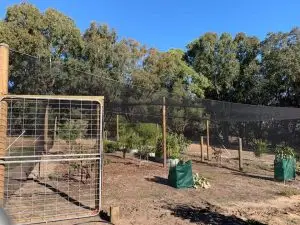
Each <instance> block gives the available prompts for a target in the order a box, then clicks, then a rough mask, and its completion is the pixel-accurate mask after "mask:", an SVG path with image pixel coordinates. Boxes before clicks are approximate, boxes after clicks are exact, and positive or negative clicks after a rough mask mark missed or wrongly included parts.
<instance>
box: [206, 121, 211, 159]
mask: <svg viewBox="0 0 300 225" xmlns="http://www.w3.org/2000/svg"><path fill="white" fill-rule="evenodd" d="M206 150H207V160H211V155H210V152H209V120H206Z"/></svg>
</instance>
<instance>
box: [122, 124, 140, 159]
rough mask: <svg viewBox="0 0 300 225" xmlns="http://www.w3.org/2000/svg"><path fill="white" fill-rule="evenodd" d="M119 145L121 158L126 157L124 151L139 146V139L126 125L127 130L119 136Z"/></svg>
mask: <svg viewBox="0 0 300 225" xmlns="http://www.w3.org/2000/svg"><path fill="white" fill-rule="evenodd" d="M119 145H120V149H121V150H122V152H123V158H126V153H127V152H129V150H130V149H133V148H139V147H140V146H141V139H140V137H139V136H138V134H137V133H136V132H135V131H134V130H133V129H132V128H130V127H128V129H127V132H126V133H123V134H122V135H121V136H120V140H119Z"/></svg>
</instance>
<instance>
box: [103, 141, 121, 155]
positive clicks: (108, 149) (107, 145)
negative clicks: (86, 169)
mask: <svg viewBox="0 0 300 225" xmlns="http://www.w3.org/2000/svg"><path fill="white" fill-rule="evenodd" d="M103 149H104V152H105V153H114V152H115V151H118V150H119V143H118V142H115V141H108V140H105V141H104V143H103Z"/></svg>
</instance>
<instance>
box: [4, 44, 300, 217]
mask: <svg viewBox="0 0 300 225" xmlns="http://www.w3.org/2000/svg"><path fill="white" fill-rule="evenodd" d="M9 65H10V67H9V74H10V78H9V82H6V83H8V84H9V85H8V88H9V91H11V93H13V94H18V95H23V94H43V95H44V94H48V95H49V96H48V97H47V98H43V97H42V96H41V97H39V98H37V96H35V97H34V98H32V99H28V98H26V96H23V97H22V98H17V97H16V98H11V99H8V100H9V102H7V106H8V107H10V106H9V104H11V103H13V104H11V108H9V109H8V113H9V112H10V110H11V109H13V110H12V111H11V113H13V114H15V115H17V116H16V117H17V119H14V120H12V121H14V122H13V123H12V125H13V126H12V129H11V130H10V129H8V128H9V126H8V127H7V131H8V133H7V135H8V137H10V136H12V138H11V140H10V143H7V146H8V147H9V148H12V149H13V148H14V147H16V146H18V145H20V146H21V148H19V149H17V151H15V153H14V150H12V151H11V152H12V154H13V155H11V156H9V155H8V156H9V157H14V156H17V157H18V158H20V156H21V157H23V158H22V159H27V160H28V161H29V162H28V163H27V164H25V163H23V164H22V163H17V162H14V161H18V162H19V161H21V160H20V159H18V160H15V159H13V158H10V159H9V160H8V159H5V158H4V159H5V165H6V171H11V170H8V169H7V167H9V166H11V165H13V164H19V165H21V167H19V168H21V171H27V170H24V168H25V167H27V168H29V169H28V171H30V173H29V174H26V173H25V172H24V173H20V174H23V175H22V179H19V178H18V177H17V178H16V179H7V180H6V182H5V184H6V185H7V184H9V182H11V183H12V181H13V182H15V183H14V184H12V185H9V186H8V187H15V188H11V189H14V190H16V191H11V193H13V194H12V195H11V197H9V194H6V197H5V198H6V202H8V203H7V204H6V205H7V207H10V208H13V207H14V206H13V205H17V203H16V202H15V201H12V202H11V204H12V205H10V203H9V201H8V200H9V199H13V198H12V197H14V198H15V197H19V198H18V201H19V202H21V200H23V201H25V200H26V201H28V199H25V197H24V196H30V198H31V205H34V206H36V205H37V204H34V201H33V200H34V199H35V198H34V196H33V195H32V194H28V193H26V191H25V189H26V190H28V189H31V188H30V187H26V185H23V184H25V183H33V184H36V183H37V184H38V185H40V186H42V187H43V190H42V191H40V190H38V193H39V196H40V195H42V196H52V197H53V199H52V200H51V201H46V200H44V202H40V203H39V204H40V205H41V207H40V208H39V209H41V210H42V209H43V211H40V212H38V211H37V212H38V213H37V214H38V215H39V216H41V215H43V216H42V220H48V219H49V218H50V217H51V218H54V217H53V215H51V214H47V210H48V209H49V207H48V206H47V203H49V204H50V203H51V204H60V200H61V199H64V200H65V201H66V202H65V203H63V204H65V206H66V205H68V204H70V205H72V206H74V207H75V208H76V210H83V211H84V212H83V216H88V215H91V214H92V213H95V212H94V210H93V209H94V208H95V206H92V205H88V203H86V204H85V203H84V202H85V201H86V202H90V203H91V202H94V201H96V202H97V199H98V197H97V196H98V194H96V192H95V187H94V186H93V185H94V184H93V181H95V180H94V179H93V178H92V177H93V176H96V177H98V176H97V175H96V174H95V173H96V170H93V167H95V165H94V163H93V161H97V160H99V162H101V159H102V158H101V156H100V155H99V153H98V152H97V150H99V149H98V148H99V146H98V147H97V143H98V141H100V148H101V138H102V133H101V132H102V129H100V130H98V129H97V128H96V127H97V125H96V124H99V126H101V124H102V123H101V121H102V120H101V118H100V119H98V117H97V115H98V107H97V105H99V108H100V113H99V115H100V116H101V115H103V118H102V119H103V136H104V137H105V139H106V142H110V144H112V146H113V148H110V149H113V150H112V151H115V150H124V149H125V150H126V151H125V153H126V152H127V151H129V150H132V149H137V151H138V152H139V153H142V154H140V155H142V156H145V155H148V154H149V153H155V155H156V157H157V156H158V155H159V154H161V147H162V146H161V143H162V138H161V136H162V131H161V130H162V117H163V111H162V109H163V107H164V106H165V108H166V117H165V119H166V126H167V127H166V128H167V137H166V139H167V146H166V147H167V151H168V152H167V155H168V156H169V157H182V156H183V157H190V155H188V154H185V152H184V151H183V150H184V149H186V150H189V149H188V148H189V146H190V145H189V144H191V143H194V144H198V146H197V148H194V149H192V152H189V153H192V154H194V153H195V154H196V155H197V157H198V158H199V159H200V154H199V153H200V145H199V143H200V137H201V136H203V137H204V141H205V142H206V141H207V139H208V140H209V144H210V146H209V147H208V150H209V154H213V153H214V152H215V151H218V150H221V151H222V152H223V153H224V154H222V157H224V158H226V157H231V156H232V157H231V158H232V159H233V160H235V155H233V154H232V155H231V156H230V154H231V151H230V150H237V149H238V148H239V146H238V139H239V138H241V139H242V142H243V143H242V144H243V150H245V151H247V152H249V153H252V151H256V150H257V148H256V147H257V146H256V145H255V143H257V141H258V140H261V141H262V142H264V143H266V145H267V148H266V149H265V151H263V152H262V153H268V154H270V156H271V157H272V160H273V159H274V156H273V155H272V154H273V153H274V151H273V149H274V148H275V147H276V146H277V145H279V144H284V145H287V146H290V147H293V148H294V149H295V152H296V153H297V152H299V147H300V139H299V136H300V109H299V108H291V107H276V106H261V105H248V104H239V103H231V102H223V101H216V100H209V99H201V98H198V97H196V96H195V95H194V94H193V93H192V92H190V90H189V88H188V85H187V84H184V85H182V86H181V87H180V88H179V89H178V88H177V89H176V87H175V86H172V84H169V83H168V82H167V83H168V85H169V86H168V87H167V88H165V89H163V90H160V91H156V90H153V89H150V88H148V87H147V86H143V84H136V83H132V82H131V80H130V77H129V75H128V76H126V79H124V80H117V77H114V75H115V74H116V73H115V71H113V68H112V67H109V69H110V70H109V72H111V74H112V75H111V76H110V77H108V76H107V74H108V73H104V72H103V71H100V70H94V71H91V70H90V69H86V67H85V64H84V62H83V63H82V64H76V63H74V62H73V61H72V60H69V61H68V60H67V59H66V60H61V59H59V60H58V59H56V60H51V59H50V60H49V58H47V57H38V56H32V55H27V54H24V53H20V52H17V51H15V50H13V49H11V50H10V63H9ZM106 72H107V71H106ZM32 74H34V76H31V75H32ZM74 94H76V95H81V96H88V95H93V96H105V102H104V100H103V99H102V100H101V104H99V103H97V101H96V102H95V101H92V99H89V97H74V98H72V99H68V97H65V98H62V99H52V97H53V96H55V95H66V96H73V95H74ZM8 96H9V95H8ZM88 99H89V100H88ZM163 99H165V102H164V101H163ZM3 100H5V99H3ZM24 102H25V103H26V104H25V105H24ZM102 103H104V105H105V107H104V108H105V114H103V104H102ZM24 106H25V107H24ZM27 106H28V110H29V109H30V110H29V111H27ZM37 106H38V107H37ZM59 106H61V107H59ZM81 107H82V108H81ZM40 108H41V109H40ZM57 108H58V109H57ZM59 108H61V109H63V110H61V111H59ZM71 108H72V109H71ZM46 109H47V110H46ZM39 110H42V111H43V110H44V112H48V125H47V126H48V129H46V130H44V131H43V129H45V120H44V118H45V115H47V114H46V113H44V112H40V111H39ZM27 114H28V115H27ZM8 115H12V114H8ZM29 115H33V117H31V116H29ZM35 117H36V118H35ZM8 118H9V116H8ZM12 118H14V117H12ZM89 118H90V119H89ZM97 121H100V122H97ZM8 122H9V120H8ZM35 125H36V126H35ZM40 125H41V126H40ZM24 126H25V128H26V129H25V128H24ZM207 128H208V129H207ZM34 129H36V131H37V132H33V131H32V130H34ZM65 130H67V132H63V131H65ZM24 131H25V133H23V132H24ZM45 131H48V132H46V133H48V134H47V138H46V139H47V140H46V144H45V143H43V142H39V140H43V138H44V136H43V135H44V133H45ZM96 131H98V133H97V132H96ZM9 132H12V133H9ZM28 132H29V133H28ZM207 134H208V135H209V138H207V137H206V136H208V135H207ZM24 135H25V136H26V135H29V137H30V136H31V137H32V140H29V142H30V141H31V146H26V145H25V143H28V142H26V140H25V139H24V137H25V136H24ZM80 137H81V138H80ZM41 138H42V139H41ZM79 139H81V141H79ZM170 143H172V144H170ZM11 144H13V145H11ZM204 144H205V143H204ZM10 145H11V146H10ZM14 145H15V146H14ZM38 145H40V146H39V147H38ZM169 145H170V146H169ZM57 146H60V148H62V149H63V150H62V152H61V150H57V149H56V147H57ZM178 146H179V148H178ZM27 147H28V149H30V150H29V152H31V151H33V152H34V154H31V153H28V151H27V150H26V148H27ZM5 149H6V148H5ZM22 149H23V150H22ZM174 149H175V150H176V151H175V150H174ZM7 150H9V149H7ZM8 152H9V151H8ZM20 152H21V153H20ZM26 152H27V153H26ZM41 152H42V154H41ZM45 152H46V153H45ZM157 153H158V154H157ZM25 154H28V155H27V156H26V157H24V156H25ZM35 154H36V156H35ZM73 154H74V155H73ZM94 154H95V155H94ZM48 155H51V156H48ZM71 155H72V156H71ZM88 155H89V156H88ZM152 155H153V154H152ZM32 156H34V157H36V158H35V159H34V157H32ZM39 157H42V158H41V159H39ZM59 157H62V158H63V159H66V161H65V162H63V161H62V160H60V158H59ZM86 158H87V160H82V159H86ZM93 158H96V159H93ZM257 159H258V158H257ZM41 160H42V161H43V163H38V161H41ZM53 160H54V161H53ZM56 160H57V161H59V162H57V161H56ZM9 161H12V162H9ZM46 161H48V163H47V164H46ZM272 162H273V161H272ZM56 163H57V166H56V165H55V166H51V165H53V164H56ZM246 163H250V162H245V164H246ZM29 164H31V165H29ZM42 164H44V165H42ZM260 164H261V162H260V161H259V160H258V162H257V163H256V164H254V167H255V166H257V167H258V166H261V165H260ZM22 165H23V166H22ZM45 165H47V171H51V170H49V168H50V167H51V168H54V169H53V172H52V173H49V174H47V175H43V171H45V170H43V168H45ZM97 167H98V166H96V168H97ZM236 168H237V167H236ZM57 169H59V170H57ZM269 169H272V168H268V170H269ZM39 173H40V174H39ZM93 173H94V174H93ZM100 174H101V173H100ZM29 175H30V176H29ZM7 177H8V178H10V177H12V173H11V172H10V173H9V174H8V175H7ZM36 177H46V178H43V179H46V180H40V181H39V182H37V178H36ZM24 178H26V179H24ZM100 178H101V177H100ZM39 179H42V178H39ZM24 180H26V181H24ZM48 181H49V182H50V183H49V182H48ZM95 183H96V186H97V185H99V184H100V183H101V182H100V180H99V181H97V180H96V181H95ZM55 185H56V186H55ZM57 185H58V186H57ZM32 190H34V189H32ZM49 190H50V193H49ZM78 190H81V191H82V192H80V191H79V192H78ZM8 192H9V190H8ZM8 192H7V193H8ZM53 192H54V193H56V195H55V194H53ZM73 193H76V194H75V196H73ZM80 193H82V194H80ZM86 194H87V196H86ZM54 196H56V197H54ZM83 196H85V197H88V199H85V200H84V198H83ZM39 199H40V200H42V199H43V198H39ZM54 199H55V200H54ZM99 199H100V198H99ZM50 208H51V207H50ZM70 209H71V208H70ZM24 210H25V209H24ZM26 210H31V211H34V210H35V209H34V208H32V207H31V208H30V209H27V208H26ZM76 210H73V209H72V210H71V211H72V213H74V214H76ZM51 212H58V213H62V214H63V211H60V210H59V211H53V210H52V211H51ZM72 213H71V214H72ZM29 214H30V213H28V215H29ZM65 214H66V215H58V217H57V218H59V219H60V218H61V219H66V218H70V217H73V216H74V214H72V215H68V213H65ZM22 215H23V216H21V215H17V218H19V219H21V218H23V217H24V213H22ZM25 215H27V214H25ZM47 216H49V217H47ZM39 219H41V218H39ZM29 220H30V219H29ZM29 220H28V221H29ZM28 221H27V222H28ZM29 222H30V221H29Z"/></svg>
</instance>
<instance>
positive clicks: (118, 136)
mask: <svg viewBox="0 0 300 225" xmlns="http://www.w3.org/2000/svg"><path fill="white" fill-rule="evenodd" d="M119 140H120V134H119V114H117V141H119Z"/></svg>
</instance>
